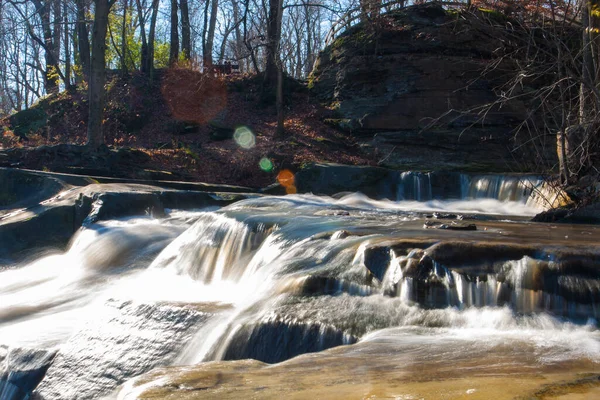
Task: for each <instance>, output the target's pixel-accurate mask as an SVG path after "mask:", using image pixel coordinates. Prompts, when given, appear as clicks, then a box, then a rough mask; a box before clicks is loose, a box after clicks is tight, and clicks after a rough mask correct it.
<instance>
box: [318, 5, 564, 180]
mask: <svg viewBox="0 0 600 400" xmlns="http://www.w3.org/2000/svg"><path fill="white" fill-rule="evenodd" d="M484 14H485V13H484ZM488 14H490V15H483V16H480V18H476V17H474V16H473V14H471V13H462V12H448V11H446V10H444V9H443V8H442V7H441V6H440V5H437V4H426V5H419V6H413V7H408V8H405V9H402V10H398V11H393V12H390V13H388V14H386V15H385V16H383V17H382V18H381V20H380V21H375V22H374V23H372V24H370V25H366V24H358V25H356V26H354V27H352V28H349V29H348V30H347V31H346V32H345V33H344V34H342V35H341V36H340V37H339V38H337V39H336V40H335V41H334V42H333V43H332V44H331V45H330V46H329V47H327V48H326V49H325V50H324V51H323V52H322V53H321V55H320V56H319V59H318V61H317V63H316V64H315V69H314V71H313V74H312V76H311V80H310V86H311V90H312V93H313V95H314V96H315V97H316V98H317V99H319V100H320V101H321V102H324V103H326V104H328V105H329V107H330V108H332V109H335V110H336V112H337V118H332V119H330V122H331V123H334V124H336V125H338V126H340V127H341V128H343V129H346V130H348V131H351V132H354V133H356V134H360V135H363V136H364V135H368V137H367V138H365V139H364V141H363V148H364V149H365V150H366V151H368V152H370V153H372V154H373V155H374V156H376V157H377V158H379V159H380V163H381V165H383V166H389V167H393V168H399V169H419V170H431V169H437V170H440V169H443V170H463V171H487V172H493V171H496V172H502V171H503V172H505V171H516V170H528V169H530V166H526V165H523V163H521V164H519V163H516V162H515V161H514V160H515V155H517V156H523V157H526V156H527V153H528V152H529V151H530V150H532V149H533V148H532V147H527V146H525V147H520V148H519V149H520V150H519V152H518V153H511V151H513V150H515V149H516V148H517V147H518V146H519V144H520V143H515V142H514V140H513V139H514V132H513V130H514V128H515V127H516V126H517V124H518V123H520V122H522V121H523V120H525V119H526V118H527V115H526V107H525V105H524V103H523V102H522V101H521V100H514V101H511V102H508V103H504V104H503V106H502V108H498V107H491V106H489V105H490V104H491V103H493V102H494V101H496V100H497V99H498V95H497V88H498V87H500V86H501V85H503V84H506V82H507V81H508V80H509V79H510V78H511V77H512V75H513V74H514V67H513V66H512V65H510V64H509V63H508V62H507V63H498V64H497V65H495V66H494V71H493V73H485V70H486V68H490V66H491V65H492V64H494V63H496V61H497V60H498V59H499V56H501V55H503V54H506V53H508V52H510V51H511V50H512V48H513V46H515V39H514V38H515V36H518V35H516V34H515V32H512V31H511V32H509V30H508V29H507V28H506V26H508V25H507V24H508V21H506V20H504V21H502V20H499V21H493V22H494V23H488V22H489V21H490V19H493V18H500V17H496V16H495V15H494V14H492V13H488ZM486 21H487V22H486ZM523 90H525V91H526V90H530V88H528V87H524V88H523ZM467 128H468V129H467ZM527 139H529V138H527ZM546 148H547V149H548V151H546V153H544V154H542V157H543V158H546V159H547V160H550V161H552V160H554V159H555V154H554V150H553V149H552V146H546ZM517 158H519V157H517ZM524 159H526V158H524ZM543 161H544V160H543Z"/></svg>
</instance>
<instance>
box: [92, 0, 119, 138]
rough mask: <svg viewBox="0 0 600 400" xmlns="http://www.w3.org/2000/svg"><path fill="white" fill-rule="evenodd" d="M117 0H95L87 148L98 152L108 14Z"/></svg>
mask: <svg viewBox="0 0 600 400" xmlns="http://www.w3.org/2000/svg"><path fill="white" fill-rule="evenodd" d="M115 1H116V0H95V1H94V3H95V4H96V9H95V12H94V26H93V28H92V59H91V64H90V65H91V69H90V82H89V89H88V91H89V92H88V98H89V117H88V126H87V146H88V147H89V148H90V149H92V150H96V149H98V148H99V147H100V146H102V145H103V144H104V134H103V132H102V119H103V110H104V97H105V93H104V91H105V90H104V84H105V82H106V32H107V27H108V14H109V12H110V9H111V7H112V6H113V4H114V3H115Z"/></svg>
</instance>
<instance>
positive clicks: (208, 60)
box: [204, 0, 219, 66]
mask: <svg viewBox="0 0 600 400" xmlns="http://www.w3.org/2000/svg"><path fill="white" fill-rule="evenodd" d="M207 1H208V0H207ZM218 12H219V0H212V6H211V10H210V23H209V24H208V33H207V35H206V48H205V49H204V65H208V66H210V65H212V64H213V57H212V52H213V44H214V41H215V28H216V26H217V13H218Z"/></svg>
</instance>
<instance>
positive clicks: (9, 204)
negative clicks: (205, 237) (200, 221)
mask: <svg viewBox="0 0 600 400" xmlns="http://www.w3.org/2000/svg"><path fill="white" fill-rule="evenodd" d="M104 180H106V181H108V182H111V180H110V179H108V178H105V179H104ZM95 181H96V180H95V179H92V178H89V177H84V176H76V175H65V174H52V173H42V172H35V171H22V170H14V169H2V168H0V183H2V184H3V185H2V189H3V190H2V192H1V193H0V200H2V202H0V260H10V259H13V258H22V257H29V256H31V254H27V250H29V249H32V248H43V247H55V248H64V246H65V245H66V244H67V243H68V241H69V240H70V239H71V237H72V236H73V234H74V233H75V232H76V231H77V230H78V229H79V228H80V227H81V226H82V225H84V224H89V223H93V222H96V221H100V220H106V219H111V218H120V217H125V216H130V215H152V216H154V217H157V218H160V217H162V216H164V215H165V209H172V208H178V209H189V208H201V207H209V206H224V205H227V204H230V203H232V202H234V201H237V200H240V199H242V198H245V197H247V194H240V193H228V191H232V192H238V191H241V190H243V188H241V187H233V186H225V185H224V186H213V185H205V184H189V183H177V182H174V183H167V182H164V183H165V186H166V187H165V186H153V185H143V184H135V183H117V182H114V180H112V182H114V183H104V184H100V183H92V182H95ZM156 183H159V182H156ZM5 188H6V190H5ZM190 189H191V190H190ZM211 189H213V190H214V189H217V191H213V190H211ZM219 189H220V190H219Z"/></svg>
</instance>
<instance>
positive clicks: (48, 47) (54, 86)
mask: <svg viewBox="0 0 600 400" xmlns="http://www.w3.org/2000/svg"><path fill="white" fill-rule="evenodd" d="M35 6H36V12H37V13H38V15H39V16H40V20H41V21H42V33H43V36H44V39H43V43H44V54H45V60H46V73H45V76H44V87H45V89H46V93H56V92H58V82H57V79H56V74H57V72H58V63H57V61H56V59H55V56H54V55H55V53H56V50H55V49H54V44H53V40H52V39H53V35H52V28H51V26H50V1H45V2H43V1H41V0H37V1H36V2H35Z"/></svg>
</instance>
